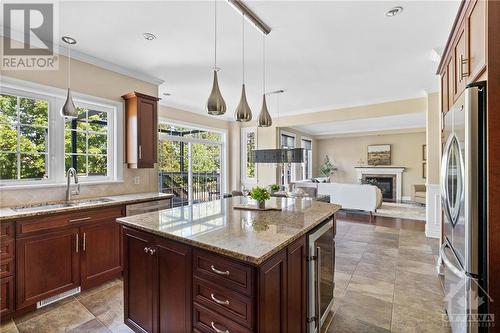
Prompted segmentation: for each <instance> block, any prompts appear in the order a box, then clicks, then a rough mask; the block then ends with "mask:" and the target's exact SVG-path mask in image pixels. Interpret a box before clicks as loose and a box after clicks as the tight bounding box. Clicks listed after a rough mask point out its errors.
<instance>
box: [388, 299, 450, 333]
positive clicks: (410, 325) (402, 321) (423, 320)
mask: <svg viewBox="0 0 500 333" xmlns="http://www.w3.org/2000/svg"><path fill="white" fill-rule="evenodd" d="M391 331H392V332H419V333H426V332H429V333H441V332H442V333H445V332H446V333H447V332H450V329H449V327H448V322H447V321H446V319H445V317H444V312H439V311H429V310H428V309H425V308H421V307H411V306H407V305H401V304H395V305H394V309H393V315H392V325H391Z"/></svg>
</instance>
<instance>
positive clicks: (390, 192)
mask: <svg viewBox="0 0 500 333" xmlns="http://www.w3.org/2000/svg"><path fill="white" fill-rule="evenodd" d="M363 182H364V183H368V184H372V185H375V186H377V187H378V188H379V189H380V191H381V192H382V199H383V201H389V202H395V201H396V177H395V176H391V175H363Z"/></svg>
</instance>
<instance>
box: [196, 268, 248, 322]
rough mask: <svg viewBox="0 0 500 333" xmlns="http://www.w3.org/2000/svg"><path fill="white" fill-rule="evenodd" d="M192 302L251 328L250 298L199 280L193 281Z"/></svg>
mask: <svg viewBox="0 0 500 333" xmlns="http://www.w3.org/2000/svg"><path fill="white" fill-rule="evenodd" d="M193 297H194V301H195V302H197V303H199V304H201V305H203V306H205V307H206V308H207V309H210V310H213V311H216V312H218V313H220V314H222V315H224V316H226V317H228V318H232V319H233V320H234V321H236V322H238V323H240V324H242V325H244V326H246V327H248V328H252V325H253V321H252V312H253V311H252V310H253V302H252V300H251V299H250V298H248V297H245V296H242V295H241V294H238V293H235V292H233V291H230V290H228V289H226V288H224V287H222V286H220V287H219V286H217V285H215V284H213V283H211V282H208V281H205V280H202V279H200V278H196V277H195V278H194V279H193Z"/></svg>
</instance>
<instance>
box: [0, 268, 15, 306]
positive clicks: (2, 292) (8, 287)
mask: <svg viewBox="0 0 500 333" xmlns="http://www.w3.org/2000/svg"><path fill="white" fill-rule="evenodd" d="M12 311H14V278H13V277H12V276H11V277H8V278H3V279H1V280H0V316H5V315H7V314H9V313H11V312H12Z"/></svg>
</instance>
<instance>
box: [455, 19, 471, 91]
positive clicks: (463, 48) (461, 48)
mask: <svg viewBox="0 0 500 333" xmlns="http://www.w3.org/2000/svg"><path fill="white" fill-rule="evenodd" d="M458 36H459V37H458V41H457V45H456V46H455V52H454V54H455V89H454V91H455V100H457V98H458V97H459V96H460V95H461V94H462V92H463V91H464V90H465V85H466V84H467V75H468V73H469V61H468V55H467V45H466V40H467V39H466V33H465V27H464V26H462V27H461V28H460V29H459V33H458Z"/></svg>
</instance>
